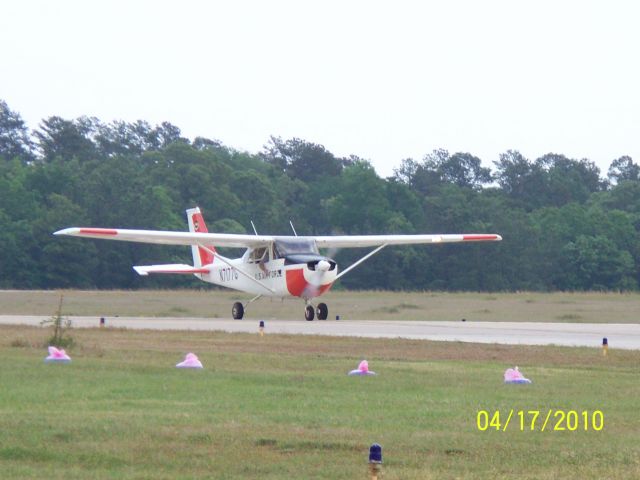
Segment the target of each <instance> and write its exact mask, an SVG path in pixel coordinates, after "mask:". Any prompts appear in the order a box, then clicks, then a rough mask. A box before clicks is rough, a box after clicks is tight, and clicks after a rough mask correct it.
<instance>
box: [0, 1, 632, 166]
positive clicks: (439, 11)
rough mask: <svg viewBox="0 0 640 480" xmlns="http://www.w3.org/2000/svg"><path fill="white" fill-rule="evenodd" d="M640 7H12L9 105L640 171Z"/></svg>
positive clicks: (2, 11) (2, 35) (199, 131)
mask: <svg viewBox="0 0 640 480" xmlns="http://www.w3.org/2000/svg"><path fill="white" fill-rule="evenodd" d="M639 19H640V3H638V2H636V1H633V0H629V1H628V2H625V1H619V0H613V1H612V0H609V1H577V0H563V1H557V0H550V1H548V0H537V1H527V2H525V1H518V0H505V1H493V0H485V1H472V0H469V1H455V0H442V1H438V2H436V1H430V2H427V1H414V2H411V1H390V0H389V1H385V2H379V1H372V0H364V1H355V0H342V1H327V0H323V1H316V2H311V1H301V0H298V1H266V0H265V1H259V0H251V1H249V0H248V1H241V0H233V1H226V2H222V1H195V0H192V1H188V0H186V1H181V2H178V1H174V2H167V1H142V0H140V1H136V0H128V1H122V0H116V1H113V0H112V1H87V0H79V1H68V0H56V1H50V0H46V1H34V0H20V1H6V2H2V3H1V4H0V98H1V99H4V100H5V101H6V102H7V103H8V104H9V107H10V108H11V109H12V110H15V111H18V112H19V113H20V114H21V115H22V116H23V118H24V119H25V121H26V122H27V124H28V125H29V127H31V128H36V127H37V125H38V123H39V121H40V120H41V119H43V118H46V117H48V116H51V115H59V116H62V117H64V118H68V119H71V118H75V117H78V116H80V115H90V116H96V117H98V118H99V119H100V120H102V121H105V122H109V121H112V120H115V119H118V120H126V121H135V120H137V119H143V120H147V121H149V122H151V123H152V124H155V123H159V122H162V121H164V120H167V121H170V122H171V123H173V124H174V125H176V126H178V127H180V128H181V129H182V132H183V134H184V135H185V136H187V137H190V138H193V137H195V136H198V135H200V136H204V137H209V138H214V139H218V140H220V141H222V142H223V143H224V144H226V145H228V146H231V147H234V148H237V149H240V150H248V151H250V152H257V151H259V150H261V148H262V146H263V145H264V144H265V143H266V142H267V140H268V138H269V136H270V135H279V136H282V137H283V138H285V139H287V138H291V137H294V136H295V137H300V138H303V139H305V140H308V141H312V142H316V143H321V144H323V145H324V146H325V147H326V148H327V149H329V150H330V151H331V152H333V153H334V154H336V155H339V156H343V155H349V154H356V155H359V156H361V157H363V158H367V159H369V160H371V162H372V163H373V165H374V166H375V168H376V170H377V171H378V173H379V174H380V175H382V176H387V175H391V174H392V171H393V168H394V167H397V166H398V165H399V163H400V161H401V160H402V159H403V158H408V157H412V158H414V159H421V158H422V157H423V156H424V154H426V153H429V152H430V151H431V150H433V149H434V148H446V149H448V150H450V151H451V152H456V151H465V152H470V153H472V154H474V155H477V156H479V157H480V158H482V159H483V161H484V163H485V164H486V165H487V166H492V163H491V162H492V161H493V160H497V158H498V154H499V153H501V152H504V151H506V150H507V149H517V150H520V151H521V152H522V153H523V154H524V155H525V156H527V157H529V158H531V159H534V158H536V157H538V156H540V155H542V154H544V153H548V152H550V151H553V152H555V153H563V154H565V155H567V156H569V157H572V158H584V157H586V158H589V159H590V160H593V161H595V162H596V163H597V164H598V166H599V167H600V168H601V170H602V173H603V174H606V170H607V168H608V166H609V164H610V163H611V161H612V160H613V159H615V158H617V157H619V156H621V155H631V156H632V157H633V158H634V160H635V161H636V163H638V162H639V161H640V60H639V58H640V28H639V27H638V21H639Z"/></svg>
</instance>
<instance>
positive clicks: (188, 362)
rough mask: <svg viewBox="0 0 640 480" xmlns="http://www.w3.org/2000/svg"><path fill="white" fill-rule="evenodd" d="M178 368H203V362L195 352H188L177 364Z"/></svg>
mask: <svg viewBox="0 0 640 480" xmlns="http://www.w3.org/2000/svg"><path fill="white" fill-rule="evenodd" d="M176 367H178V368H202V362H201V361H200V360H198V357H197V356H196V354H195V353H187V356H186V357H184V360H183V361H182V362H180V363H178V364H177V365H176Z"/></svg>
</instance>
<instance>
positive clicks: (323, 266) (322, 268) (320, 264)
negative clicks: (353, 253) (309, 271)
mask: <svg viewBox="0 0 640 480" xmlns="http://www.w3.org/2000/svg"><path fill="white" fill-rule="evenodd" d="M330 268H331V264H330V263H329V262H327V261H326V260H320V261H319V262H318V264H317V265H316V270H319V271H321V272H326V271H328V270H329V269H330Z"/></svg>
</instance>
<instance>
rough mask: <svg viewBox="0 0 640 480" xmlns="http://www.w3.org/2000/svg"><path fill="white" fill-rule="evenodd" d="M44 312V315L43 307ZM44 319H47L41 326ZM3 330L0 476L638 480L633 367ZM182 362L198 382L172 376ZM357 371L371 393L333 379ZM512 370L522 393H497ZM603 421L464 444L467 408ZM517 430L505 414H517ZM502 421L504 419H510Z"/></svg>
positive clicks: (564, 357)
mask: <svg viewBox="0 0 640 480" xmlns="http://www.w3.org/2000/svg"><path fill="white" fill-rule="evenodd" d="M54 309H55V307H54ZM47 313H51V312H50V310H48V311H47ZM73 335H74V337H75V339H76V341H77V344H76V347H74V349H73V350H72V352H71V355H72V357H73V362H72V363H71V364H70V365H45V364H44V363H43V358H44V356H45V355H46V351H45V349H44V348H43V347H42V342H44V340H45V338H46V337H47V336H48V332H47V331H45V330H44V329H41V328H29V327H0V379H1V390H0V478H2V479H3V480H5V479H67V480H72V479H88V478H91V479H167V480H169V479H171V480H175V479H201V478H202V479H204V478H211V479H214V478H215V479H236V478H239V479H241V478H248V479H283V478H286V479H366V478H369V477H368V476H367V469H366V458H367V453H368V447H369V445H370V444H371V443H373V442H378V443H380V444H381V445H382V446H383V453H384V467H383V468H384V477H383V478H384V479H386V480H390V479H449V478H460V479H492V480H493V479H496V478H528V479H556V478H564V479H567V478H572V479H573V478H575V479H603V478H607V479H618V478H619V479H628V478H638V477H640V447H639V444H638V431H640V414H639V413H638V412H639V411H640V398H639V397H640V395H638V393H640V388H639V386H638V373H639V370H638V367H639V365H640V352H637V351H625V352H622V351H611V353H610V355H609V356H608V357H606V358H604V357H603V356H602V355H601V353H600V351H599V349H586V348H561V347H521V346H520V347H511V346H499V345H474V344H462V343H444V342H426V341H409V340H375V339H353V338H327V337H315V336H283V335H267V336H265V337H264V338H260V337H259V336H258V335H249V334H225V333H210V332H207V333H203V332H201V333H196V332H162V333H160V332H151V331H146V332H145V331H126V330H112V329H105V330H98V329H95V330H85V329H82V330H77V331H73ZM188 351H194V352H195V353H197V354H198V355H199V357H200V359H201V360H202V362H203V364H204V366H205V369H204V370H202V371H183V370H177V369H175V368H174V365H175V364H176V363H177V362H178V361H180V360H181V359H182V358H183V356H184V354H185V353H186V352H188ZM362 358H367V359H368V360H369V364H370V368H371V369H372V370H375V371H377V372H378V375H377V376H375V377H365V378H354V377H348V376H346V372H347V371H349V370H350V369H352V368H355V366H356V365H357V363H358V361H359V360H361V359H362ZM515 364H517V365H519V366H520V368H521V370H522V371H523V372H524V373H525V374H526V375H527V376H528V377H530V378H531V379H532V380H533V382H534V383H533V384H532V385H528V386H505V385H503V384H502V373H503V372H504V369H505V368H507V367H509V366H513V365H515ZM511 409H515V410H527V411H528V410H540V411H541V415H543V416H544V415H545V414H546V413H547V412H548V411H549V410H550V409H559V410H564V411H568V410H576V411H578V412H582V411H583V410H586V411H588V412H593V411H595V410H600V411H602V412H603V414H604V428H603V429H602V430H601V431H594V430H593V429H592V428H591V427H589V429H588V430H587V431H585V430H584V425H583V423H580V425H579V428H578V429H577V430H576V431H567V430H565V431H554V430H553V428H551V426H548V427H547V429H546V430H545V431H544V432H542V431H540V429H541V426H542V425H541V424H542V421H541V420H539V421H538V422H537V425H536V427H535V429H534V431H530V430H529V428H528V427H529V425H528V423H529V419H527V422H525V423H526V427H527V428H525V429H524V430H525V431H520V425H519V423H518V421H515V423H511V424H510V426H509V427H508V428H507V429H506V431H496V430H495V429H494V428H489V429H488V430H487V431H479V429H478V426H477V414H478V411H479V410H486V411H488V412H494V411H496V410H499V411H500V412H501V413H502V415H503V417H502V423H503V424H504V422H505V417H506V415H507V414H508V412H509V411H510V410H511ZM516 415H517V414H516ZM516 419H517V417H516Z"/></svg>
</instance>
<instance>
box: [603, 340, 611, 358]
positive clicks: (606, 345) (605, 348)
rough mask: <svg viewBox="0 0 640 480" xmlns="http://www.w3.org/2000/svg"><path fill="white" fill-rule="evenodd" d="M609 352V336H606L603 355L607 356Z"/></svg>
mask: <svg viewBox="0 0 640 480" xmlns="http://www.w3.org/2000/svg"><path fill="white" fill-rule="evenodd" d="M608 353H609V341H608V340H607V337H604V338H603V339H602V356H603V357H606V356H607V354H608Z"/></svg>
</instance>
